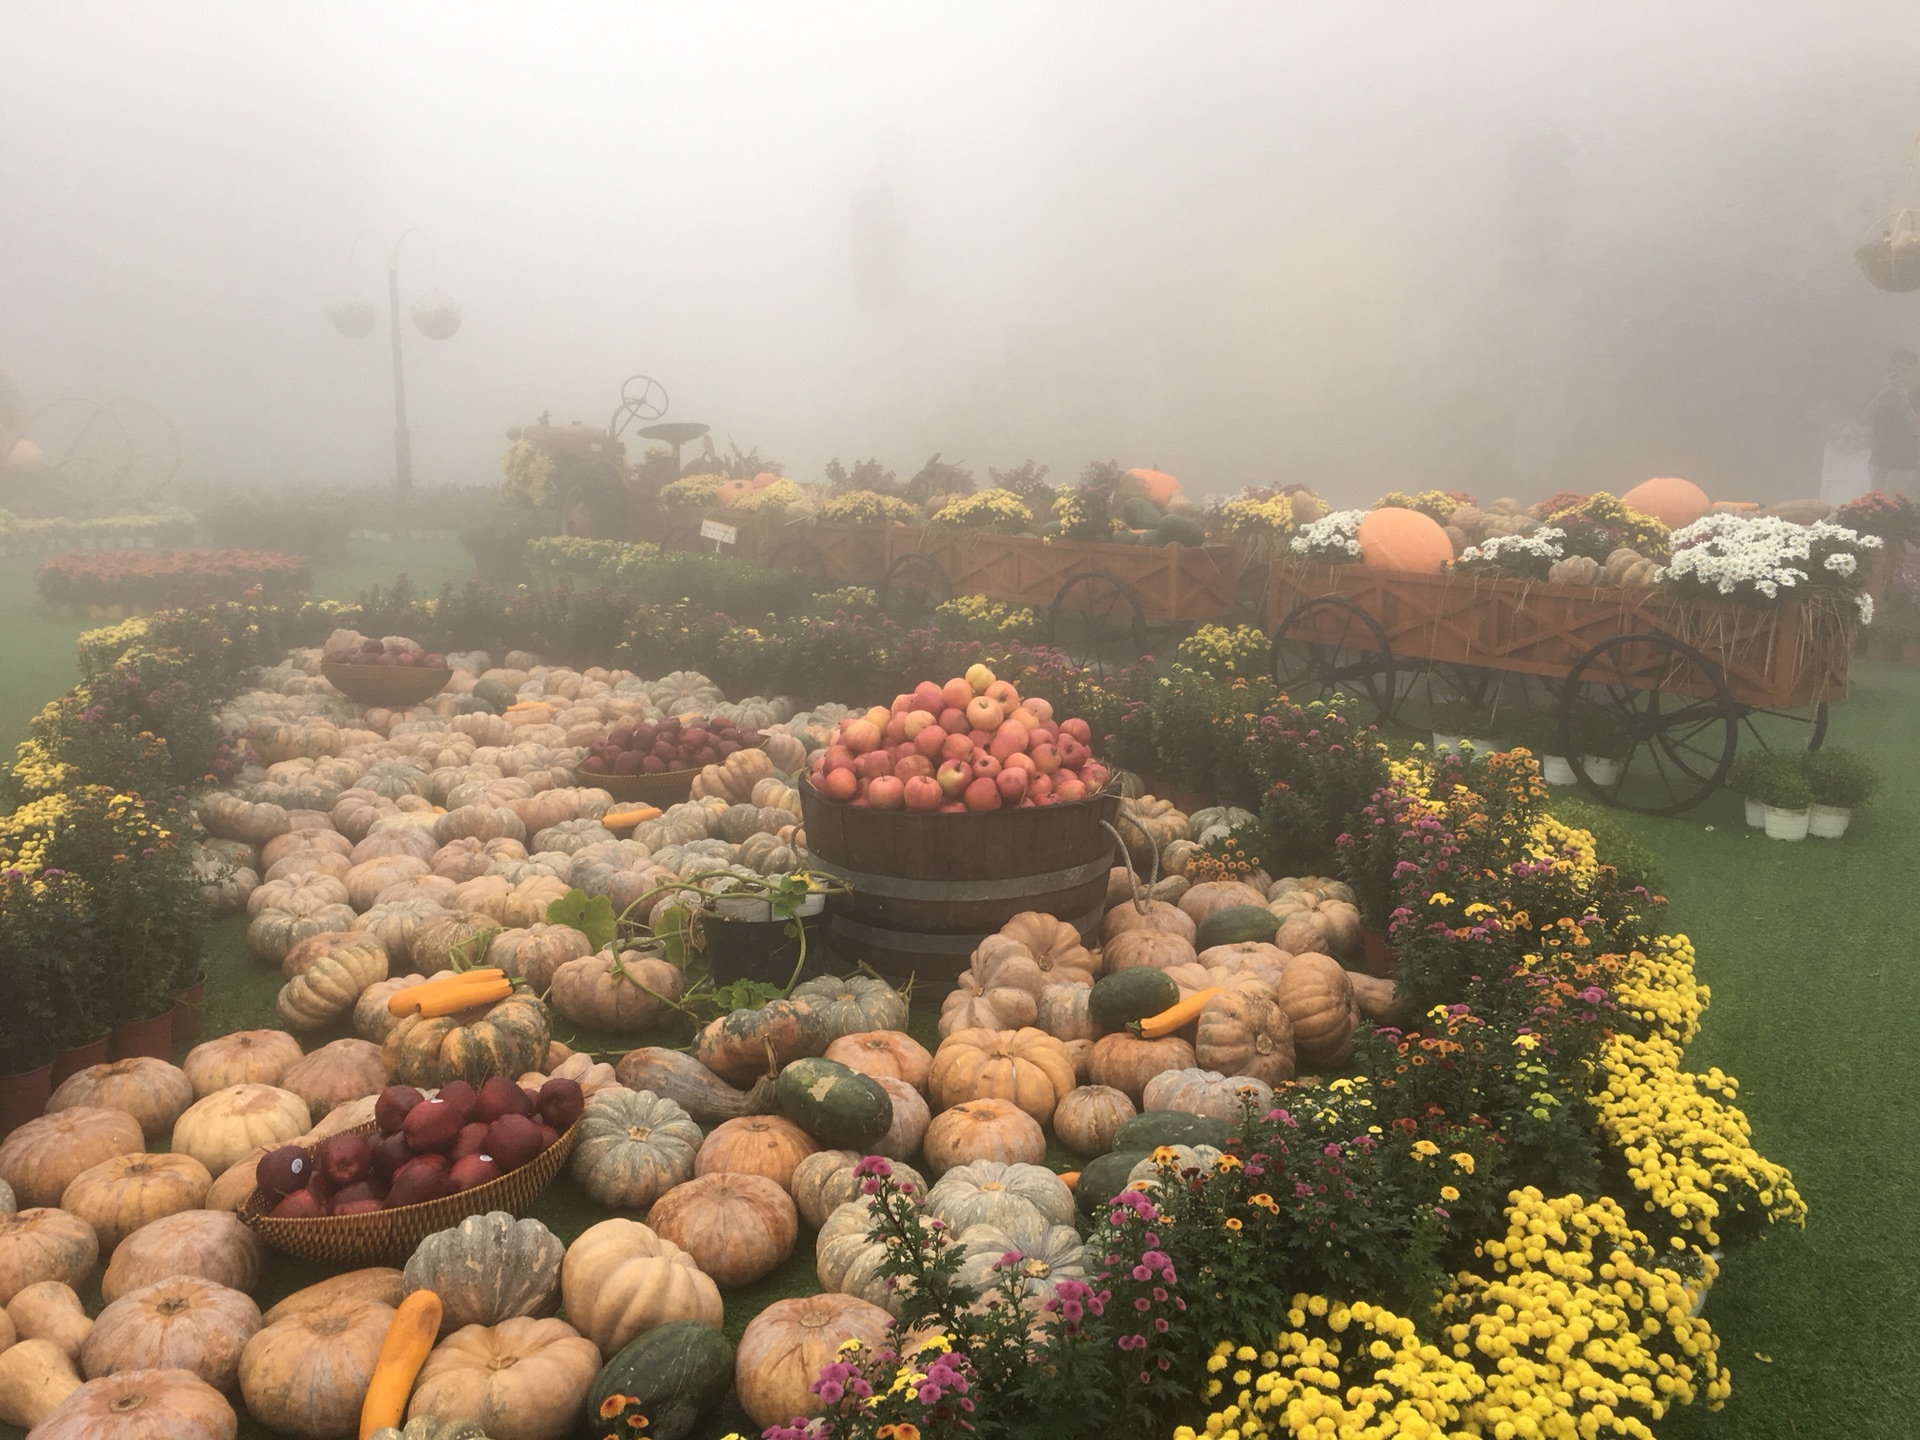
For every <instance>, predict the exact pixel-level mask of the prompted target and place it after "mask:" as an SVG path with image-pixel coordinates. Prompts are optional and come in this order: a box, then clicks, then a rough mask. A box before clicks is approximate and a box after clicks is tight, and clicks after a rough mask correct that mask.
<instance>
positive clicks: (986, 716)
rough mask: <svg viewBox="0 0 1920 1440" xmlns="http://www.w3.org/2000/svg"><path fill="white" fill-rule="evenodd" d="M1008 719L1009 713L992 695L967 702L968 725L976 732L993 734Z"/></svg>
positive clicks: (974, 698) (978, 696)
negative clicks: (982, 731) (981, 731)
mask: <svg viewBox="0 0 1920 1440" xmlns="http://www.w3.org/2000/svg"><path fill="white" fill-rule="evenodd" d="M1006 718H1007V712H1006V711H1005V710H1003V709H1002V708H1001V707H1000V702H999V701H998V700H995V699H994V698H993V697H992V696H991V695H976V696H974V697H973V699H971V700H969V701H968V702H967V723H968V724H969V725H971V726H972V727H973V728H974V729H976V730H985V731H986V732H987V733H988V734H992V733H993V732H994V731H995V730H998V729H999V728H1000V722H1001V721H1002V720H1004V719H1006Z"/></svg>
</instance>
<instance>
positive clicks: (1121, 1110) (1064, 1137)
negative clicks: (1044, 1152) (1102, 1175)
mask: <svg viewBox="0 0 1920 1440" xmlns="http://www.w3.org/2000/svg"><path fill="white" fill-rule="evenodd" d="M1137 1113H1138V1110H1137V1108H1136V1107H1135V1105H1134V1103H1133V1101H1132V1100H1130V1099H1128V1098H1127V1095H1126V1092H1125V1091H1122V1090H1116V1089H1114V1088H1113V1087H1112V1086H1111V1085H1082V1086H1081V1087H1079V1088H1078V1089H1077V1090H1074V1091H1072V1092H1071V1093H1070V1094H1068V1095H1067V1096H1066V1097H1065V1098H1064V1099H1062V1100H1061V1102H1060V1103H1059V1105H1058V1106H1056V1107H1055V1108H1054V1112H1053V1133H1054V1134H1056V1135H1058V1136H1059V1137H1060V1143H1061V1144H1062V1145H1065V1146H1066V1147H1067V1148H1068V1149H1069V1150H1071V1151H1073V1153H1074V1154H1076V1155H1078V1156H1080V1157H1081V1158H1082V1159H1083V1160H1090V1159H1092V1158H1093V1157H1094V1156H1095V1155H1104V1154H1106V1153H1107V1152H1108V1151H1109V1150H1111V1149H1112V1148H1113V1133H1114V1131H1116V1130H1118V1129H1119V1128H1120V1127H1121V1126H1122V1125H1124V1124H1126V1123H1127V1121H1129V1120H1131V1119H1132V1118H1133V1117H1134V1116H1135V1115H1136V1114H1137Z"/></svg>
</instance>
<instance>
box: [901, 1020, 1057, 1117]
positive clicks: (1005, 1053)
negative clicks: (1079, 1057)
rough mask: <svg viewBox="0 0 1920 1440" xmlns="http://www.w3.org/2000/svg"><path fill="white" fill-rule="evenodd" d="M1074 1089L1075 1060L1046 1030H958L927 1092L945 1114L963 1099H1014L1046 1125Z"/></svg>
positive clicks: (943, 1049)
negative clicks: (1058, 1106) (1065, 1097)
mask: <svg viewBox="0 0 1920 1440" xmlns="http://www.w3.org/2000/svg"><path fill="white" fill-rule="evenodd" d="M1073 1087H1074V1077H1073V1058H1072V1057H1071V1056H1070V1055H1068V1053H1067V1047H1066V1046H1065V1045H1064V1044H1063V1043H1061V1042H1060V1041H1058V1040H1056V1039H1054V1038H1053V1037H1052V1036H1051V1035H1049V1034H1047V1033H1046V1032H1045V1031H1044V1030H1036V1029H1033V1028H1031V1027H1028V1028H1024V1029H1020V1030H956V1031H954V1032H953V1033H952V1034H951V1035H949V1036H947V1037H946V1039H944V1040H942V1041H941V1042H940V1048H939V1050H938V1051H936V1052H935V1053H934V1057H933V1069H932V1071H931V1073H930V1074H929V1075H928V1077H927V1091H928V1094H929V1095H930V1097H931V1098H932V1100H933V1103H934V1105H935V1106H937V1107H938V1108H940V1109H943V1110H944V1109H946V1108H947V1107H949V1106H952V1105H957V1104H959V1103H960V1102H961V1101H963V1100H1011V1101H1012V1102H1013V1103H1014V1104H1015V1105H1018V1106H1019V1107H1020V1108H1021V1109H1022V1110H1024V1111H1026V1112H1027V1114H1029V1115H1031V1116H1032V1117H1033V1118H1034V1119H1035V1120H1037V1121H1039V1122H1040V1123H1041V1124H1042V1125H1044V1124H1046V1123H1047V1121H1049V1120H1051V1119H1052V1118H1053V1109H1054V1106H1056V1105H1058V1104H1059V1103H1060V1099H1061V1097H1062V1096H1063V1095H1065V1094H1066V1093H1067V1092H1068V1091H1070V1090H1072V1089H1073Z"/></svg>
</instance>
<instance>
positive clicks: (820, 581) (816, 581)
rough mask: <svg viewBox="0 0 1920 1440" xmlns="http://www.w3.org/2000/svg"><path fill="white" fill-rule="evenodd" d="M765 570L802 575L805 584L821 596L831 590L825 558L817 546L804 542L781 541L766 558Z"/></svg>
mask: <svg viewBox="0 0 1920 1440" xmlns="http://www.w3.org/2000/svg"><path fill="white" fill-rule="evenodd" d="M767 568H768V569H769V570H791V571H793V572H794V573H795V574H797V575H804V576H806V577H807V583H808V584H809V585H811V586H813V588H814V590H815V591H816V592H819V593H822V594H824V593H825V592H826V591H827V590H829V589H830V588H832V587H831V583H830V581H829V580H828V577H827V557H826V556H824V555H822V554H821V553H820V547H819V546H818V545H813V544H810V543H809V542H807V541H805V540H782V541H781V542H780V543H779V544H778V545H776V546H774V547H773V553H772V554H771V555H769V556H767Z"/></svg>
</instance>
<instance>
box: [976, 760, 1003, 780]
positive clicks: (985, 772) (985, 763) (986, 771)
mask: <svg viewBox="0 0 1920 1440" xmlns="http://www.w3.org/2000/svg"><path fill="white" fill-rule="evenodd" d="M1002 768H1003V767H1002V766H1001V764H1000V760H999V757H998V756H994V755H976V756H974V757H973V773H974V774H975V775H982V776H985V777H986V778H987V779H989V780H991V779H992V778H993V777H994V776H996V775H998V774H999V773H1000V771H1001V769H1002Z"/></svg>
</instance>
